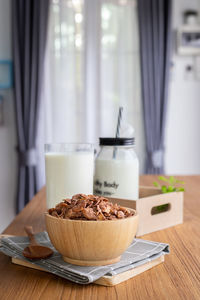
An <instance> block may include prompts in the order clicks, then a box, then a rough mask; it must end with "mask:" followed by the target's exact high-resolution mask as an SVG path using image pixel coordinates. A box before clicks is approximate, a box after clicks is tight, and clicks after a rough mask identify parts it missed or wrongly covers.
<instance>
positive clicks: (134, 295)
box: [0, 175, 200, 300]
mask: <svg viewBox="0 0 200 300" xmlns="http://www.w3.org/2000/svg"><path fill="white" fill-rule="evenodd" d="M155 178H156V177H155V176H152V175H144V176H141V178H140V184H142V185H150V186H151V185H152V182H153V181H154V180H155ZM178 178H180V179H181V180H184V181H185V183H186V184H185V189H186V192H185V195H184V223H183V224H181V225H177V226H174V227H171V228H168V229H165V230H161V231H157V232H154V233H151V234H147V235H144V236H143V238H144V239H148V240H153V241H158V242H163V243H169V244H170V250H171V253H170V255H167V256H166V258H165V262H164V263H163V264H161V265H159V266H157V267H155V268H152V269H151V270H149V271H146V272H144V273H142V274H140V275H138V276H136V277H134V278H132V279H129V280H127V281H125V282H123V283H121V284H119V285H116V286H114V287H104V286H98V285H95V284H90V285H85V286H81V285H78V284H75V283H71V282H69V281H67V280H65V279H62V278H59V277H56V276H55V275H53V274H48V273H46V272H42V271H37V270H33V269H29V268H26V267H22V266H17V265H14V264H12V263H11V260H10V258H9V257H7V256H5V255H4V254H2V253H0V299H4V300H5V299H20V300H23V299H26V300H27V299H29V300H30V299H36V300H37V299H48V300H49V299H50V300H51V299H57V300H59V299H65V300H67V299H70V300H71V299H81V300H84V299H87V300H95V299H99V300H102V299H107V300H112V299H118V300H121V299H123V300H126V299H130V300H132V299H141V300H145V299H148V300H149V299H153V300H155V299H159V300H160V299H176V300H177V299H188V300H189V299H190V300H192V299H200V189H199V185H200V176H181V177H178ZM45 210H46V206H45V188H43V189H42V190H41V191H40V192H39V193H38V194H37V195H36V196H35V197H34V198H33V199H32V201H31V202H30V203H29V204H28V205H27V206H26V207H25V208H24V209H23V211H22V212H21V213H20V214H19V215H17V216H16V218H15V219H14V220H13V222H12V223H11V224H10V225H9V226H8V227H7V229H6V230H5V231H4V233H6V234H13V235H25V233H24V231H23V227H24V226H25V225H32V226H33V228H34V231H35V232H39V231H42V230H44V229H45V225H44V217H43V212H44V211H45Z"/></svg>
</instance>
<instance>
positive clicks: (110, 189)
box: [94, 138, 139, 200]
mask: <svg viewBox="0 0 200 300" xmlns="http://www.w3.org/2000/svg"><path fill="white" fill-rule="evenodd" d="M138 190H139V161H138V158H137V155H136V153H135V151H134V138H100V151H99V153H98V155H97V157H96V160H95V175H94V194H95V195H100V196H105V197H111V198H112V197H113V198H122V199H130V200H131V199H132V200H136V199H138Z"/></svg>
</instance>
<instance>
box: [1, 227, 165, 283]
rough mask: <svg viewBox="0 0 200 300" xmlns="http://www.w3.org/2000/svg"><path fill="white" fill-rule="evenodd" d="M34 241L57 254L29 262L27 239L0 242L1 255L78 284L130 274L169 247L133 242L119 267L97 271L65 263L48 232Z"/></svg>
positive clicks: (2, 240)
mask: <svg viewBox="0 0 200 300" xmlns="http://www.w3.org/2000/svg"><path fill="white" fill-rule="evenodd" d="M35 237H36V239H37V241H38V243H39V244H41V245H43V246H47V247H49V248H51V249H52V250H53V251H54V253H53V255H52V256H51V257H49V258H47V259H40V260H37V261H31V260H28V259H26V258H25V257H24V256H23V255H22V251H23V249H24V248H25V247H26V246H28V244H29V239H28V237H24V236H15V237H3V238H1V245H0V251H1V252H3V253H4V254H6V255H8V256H11V257H14V258H18V259H22V260H27V261H29V262H31V263H32V264H34V265H37V266H40V267H41V268H43V269H45V270H47V271H49V272H51V273H53V274H56V275H58V276H60V277H63V278H65V279H68V280H70V281H73V282H76V283H79V284H88V283H91V282H93V281H95V280H97V279H99V278H100V277H102V276H104V275H106V276H112V275H116V274H119V273H122V272H125V271H128V270H130V269H133V268H135V267H138V266H141V265H143V264H145V263H147V262H149V261H153V260H154V259H157V258H158V257H160V256H161V255H163V254H168V253H169V245H168V244H164V243H158V242H151V241H146V240H142V239H134V240H133V242H132V244H131V245H130V246H129V247H128V249H127V250H126V251H125V252H124V253H123V254H122V256H121V260H120V261H119V262H118V263H115V264H112V265H107V266H98V267H96V266H95V267H81V266H76V265H72V264H69V263H66V262H64V261H63V259H62V256H61V255H60V254H59V252H58V251H56V250H55V248H54V247H53V246H52V244H51V242H50V240H49V237H48V234H47V232H41V233H38V234H36V235H35Z"/></svg>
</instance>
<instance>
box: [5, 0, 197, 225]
mask: <svg viewBox="0 0 200 300" xmlns="http://www.w3.org/2000/svg"><path fill="white" fill-rule="evenodd" d="M41 3H42V4H41ZM199 15H200V1H198V0H174V1H164V0H151V1H150V0H149V1H145V0H140V1H139V0H138V1H137V0H49V1H47V0H44V1H38V0H35V1H29V0H28V1H20V0H7V1H5V0H0V41H1V42H0V141H1V142H0V159H1V165H0V166H1V167H0V191H1V195H0V231H2V230H3V229H4V228H5V227H6V226H7V225H8V224H9V223H10V221H11V220H12V219H13V217H14V216H15V214H16V212H19V211H20V210H21V209H22V208H23V206H24V205H26V203H28V202H29V201H30V199H31V198H32V196H33V195H34V194H35V193H36V192H37V191H38V190H39V189H40V188H41V187H42V186H43V185H44V184H45V176H44V175H45V174H44V152H43V147H44V143H47V142H91V143H95V145H96V147H98V138H99V137H100V136H101V137H112V136H114V135H115V131H116V123H117V114H118V109H119V106H123V108H124V110H123V120H122V134H123V135H127V134H130V132H131V134H132V132H133V128H134V136H135V138H136V146H135V148H136V152H137V155H138V157H139V161H140V173H141V174H145V173H155V174H158V173H162V174H167V175H169V174H170V175H171V174H173V175H184V174H200V157H199V153H200V139H199V127H200V118H199V111H200V102H199V95H200V16H199ZM123 130H124V132H123Z"/></svg>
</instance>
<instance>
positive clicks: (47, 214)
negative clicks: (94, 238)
mask: <svg viewBox="0 0 200 300" xmlns="http://www.w3.org/2000/svg"><path fill="white" fill-rule="evenodd" d="M125 208H128V209H129V210H131V211H134V213H135V214H134V215H133V216H131V217H128V218H123V219H115V220H96V221H95V220H75V219H61V218H57V217H54V216H51V215H50V214H49V213H48V211H46V212H45V213H44V215H45V216H46V217H50V218H53V219H56V220H60V221H64V222H65V221H67V222H76V223H82V222H84V223H85V222H87V223H97V222H98V223H106V224H107V221H109V222H116V221H121V222H122V221H124V222H125V221H126V220H130V219H133V218H135V217H137V216H138V213H137V211H136V210H135V209H133V208H129V207H125Z"/></svg>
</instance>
